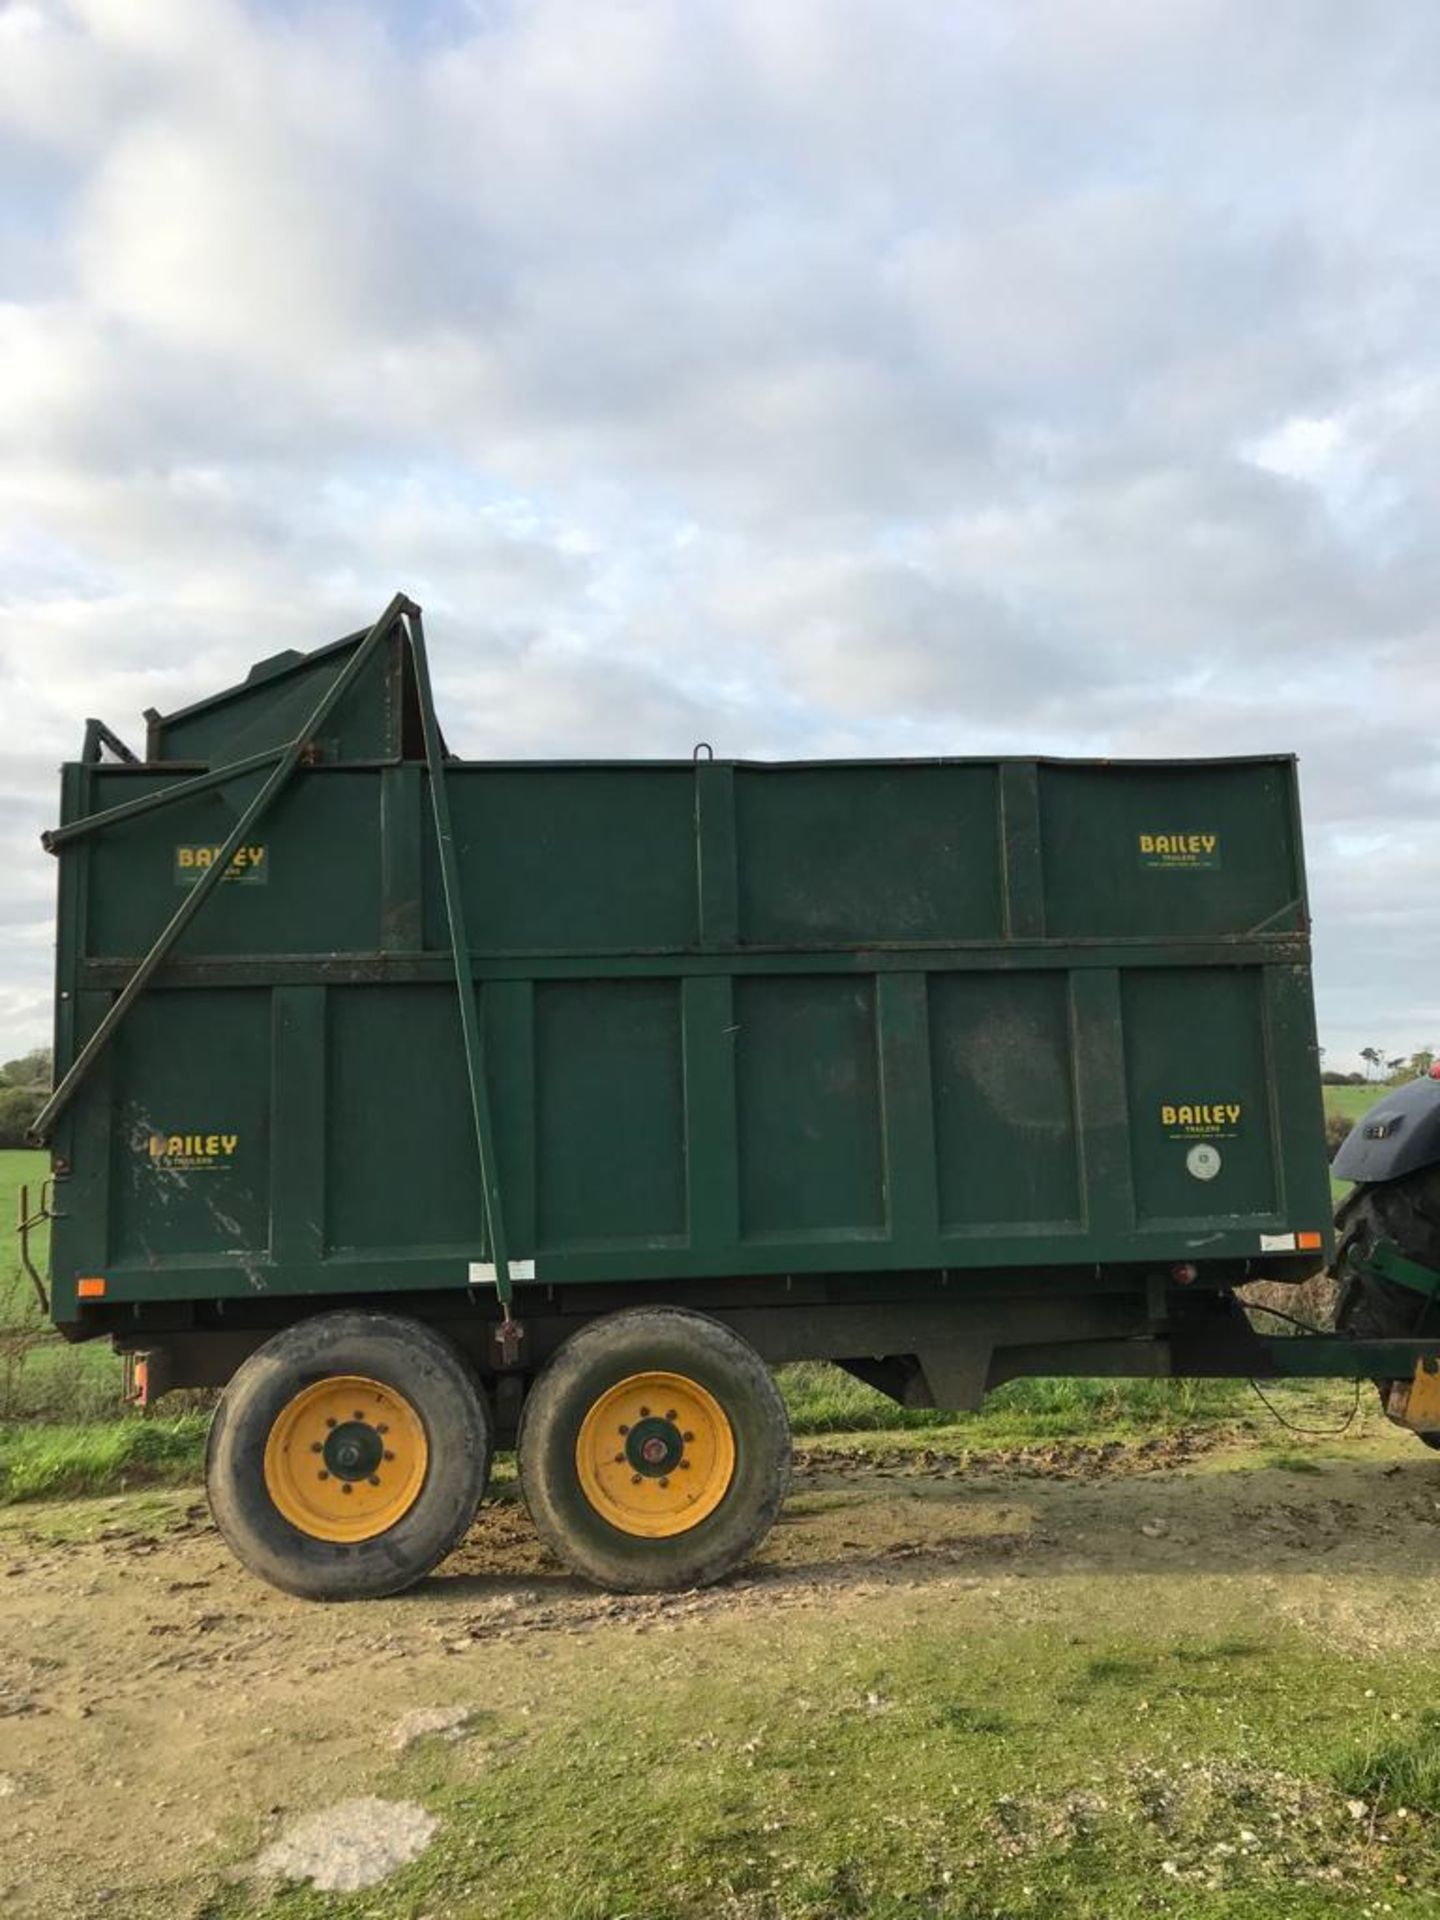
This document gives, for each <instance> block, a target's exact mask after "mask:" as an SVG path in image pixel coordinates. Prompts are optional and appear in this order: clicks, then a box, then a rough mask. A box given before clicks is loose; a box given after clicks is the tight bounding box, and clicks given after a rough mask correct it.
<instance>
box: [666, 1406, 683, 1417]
mask: <svg viewBox="0 0 1440 1920" xmlns="http://www.w3.org/2000/svg"><path fill="white" fill-rule="evenodd" d="M665 1418H666V1419H667V1420H678V1419H679V1418H680V1416H679V1414H678V1413H676V1411H675V1409H674V1407H671V1409H670V1411H669V1412H668V1413H667V1414H666V1416H665Z"/></svg>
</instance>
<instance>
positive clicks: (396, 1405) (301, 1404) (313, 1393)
mask: <svg viewBox="0 0 1440 1920" xmlns="http://www.w3.org/2000/svg"><path fill="white" fill-rule="evenodd" d="M429 1458H430V1449H429V1441H428V1439H427V1436H426V1433H425V1428H424V1425H423V1423H422V1422H421V1419H420V1416H419V1414H418V1413H417V1412H416V1411H415V1409H414V1407H412V1406H411V1404H410V1402H409V1401H408V1400H407V1399H406V1398H405V1396H404V1395H403V1394H402V1393H400V1392H398V1391H397V1390H396V1389H395V1388H394V1387H390V1386H385V1385H382V1384H381V1383H380V1382H379V1381H378V1380H368V1379H365V1378H363V1377H362V1376H360V1375H357V1374H332V1375H330V1376H328V1377H327V1378H325V1379H321V1380H316V1381H313V1382H312V1383H311V1384H310V1385H309V1386H308V1387H304V1388H302V1389H301V1391H300V1392H299V1393H297V1394H296V1395H295V1396H294V1398H293V1399H292V1400H290V1401H289V1402H288V1404H287V1405H285V1406H284V1407H282V1408H281V1410H280V1412H279V1413H278V1414H277V1415H276V1417H275V1422H274V1425H273V1426H272V1427H271V1429H270V1434H269V1438H268V1439H267V1440H266V1443H265V1487H266V1491H267V1492H268V1493H269V1495H270V1498H271V1500H272V1501H273V1502H274V1505H275V1507H276V1509H277V1510H278V1511H279V1512H280V1513H281V1514H282V1515H283V1516H284V1518H285V1519H286V1520H288V1521H289V1522H290V1524H291V1526H293V1527H295V1528H297V1529H298V1530H299V1531H300V1532H301V1533H305V1534H308V1535H309V1536H310V1537H311V1538H312V1539H316V1540H333V1541H355V1540H373V1539H374V1538H375V1536H376V1535H377V1534H381V1533H385V1532H388V1531H389V1529H390V1528H391V1527H393V1526H395V1525H397V1524H398V1522H399V1521H401V1520H403V1519H404V1517H405V1515H406V1514H407V1513H408V1512H409V1511H410V1509H411V1507H413V1506H414V1504H415V1502H416V1500H417V1499H418V1498H419V1497H420V1490H421V1488H422V1487H423V1486H424V1484H425V1475H426V1471H427V1469H428V1465H429Z"/></svg>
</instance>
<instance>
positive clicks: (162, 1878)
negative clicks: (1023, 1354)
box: [0, 1429, 1440, 1920]
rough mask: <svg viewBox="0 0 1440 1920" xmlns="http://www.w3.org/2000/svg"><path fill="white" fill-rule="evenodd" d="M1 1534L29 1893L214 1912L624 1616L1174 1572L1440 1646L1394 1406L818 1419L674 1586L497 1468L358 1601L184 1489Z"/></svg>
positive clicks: (10, 1522) (967, 1628) (1439, 1623)
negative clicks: (1358, 1432) (1319, 1418)
mask: <svg viewBox="0 0 1440 1920" xmlns="http://www.w3.org/2000/svg"><path fill="white" fill-rule="evenodd" d="M0 1553H3V1565H0V1574H3V1578H0V1913H4V1914H5V1915H7V1916H13V1917H14V1920H21V1917H22V1916H30V1915H34V1916H41V1915H43V1916H45V1917H46V1920H65V1917H66V1916H76V1917H78V1916H87V1920H88V1916H91V1915H99V1914H106V1915H114V1914H117V1913H129V1912H132V1911H133V1912H136V1913H146V1914H150V1913H157V1914H158V1913H161V1912H163V1913H166V1914H174V1915H179V1916H183V1915H187V1914H188V1915H198V1914H200V1913H202V1912H204V1911H206V1905H205V1903H206V1901H207V1899H209V1898H210V1897H211V1895H212V1894H213V1892H214V1889H215V1888H216V1887H223V1886H224V1885H225V1877H226V1875H227V1874H228V1873H233V1872H234V1871H235V1870H236V1868H237V1866H243V1863H244V1862H245V1861H246V1860H247V1859H253V1857H254V1856H255V1854H256V1853H257V1852H258V1851H259V1850H260V1849H261V1848H262V1847H263V1846H265V1845H267V1844H271V1843H273V1842H274V1840H275V1838H276V1835H277V1834H278V1833H279V1832H280V1831H281V1829H282V1827H283V1826H284V1824H285V1822H286V1821H289V1820H294V1819H297V1818H299V1817H301V1816H303V1815H306V1814H308V1813H310V1812H312V1811H314V1810H316V1809H318V1808H322V1807H324V1806H326V1805H327V1804H330V1803H333V1802H335V1801H337V1800H340V1799H343V1798H344V1797H345V1795H346V1793H347V1792H348V1793H359V1794H364V1793H367V1792H369V1791H371V1790H372V1788H373V1787H374V1785H375V1783H377V1782H379V1781H382V1780H383V1778H384V1774H385V1769H386V1768H387V1767H388V1766H390V1765H392V1763H393V1759H394V1751H395V1747H396V1744H397V1740H396V1734H395V1730H396V1728H397V1726H398V1725H400V1723H402V1721H403V1720H404V1716H406V1715H407V1714H414V1713H416V1712H417V1710H418V1711H419V1713H420V1714H421V1716H422V1719H421V1721H420V1722H418V1723H417V1724H420V1725H421V1726H422V1727H423V1726H424V1725H425V1724H426V1723H425V1722H424V1720H423V1716H424V1715H425V1714H427V1713H433V1714H434V1715H437V1716H438V1718H437V1719H435V1721H434V1725H433V1730H434V1731H435V1733H436V1736H437V1737H443V1736H444V1735H445V1731H446V1725H447V1722H446V1715H447V1714H448V1715H449V1728H450V1731H451V1732H453V1733H458V1732H459V1731H460V1729H461V1722H462V1721H463V1717H464V1711H466V1710H468V1709H467V1706H466V1703H468V1704H469V1706H474V1704H475V1703H479V1704H480V1705H482V1706H483V1707H484V1708H485V1709H486V1710H487V1711H490V1710H503V1711H513V1712H515V1713H526V1714H528V1713H531V1712H534V1713H537V1714H540V1713H543V1711H544V1701H545V1695H546V1690H547V1689H549V1688H553V1687H557V1686H560V1685H561V1684H562V1675H564V1674H565V1673H566V1672H567V1671H575V1672H579V1671H580V1670H581V1669H580V1664H579V1663H583V1665H584V1666H585V1668H586V1669H587V1670H589V1669H593V1667H594V1664H595V1662H596V1660H597V1658H603V1657H604V1655H605V1651H606V1649H607V1648H616V1649H619V1648H622V1647H625V1646H628V1644H629V1641H630V1639H631V1637H633V1636H635V1635H652V1636H663V1637H667V1638H668V1637H671V1636H673V1637H675V1639H676V1641H677V1642H678V1643H685V1644H688V1641H687V1637H688V1638H689V1640H693V1642H694V1644H695V1645H696V1646H700V1645H702V1644H704V1645H707V1646H710V1647H712V1648H713V1647H714V1645H715V1644H716V1643H715V1642H714V1641H713V1638H708V1639H707V1637H706V1636H708V1635H709V1634H710V1629H711V1628H712V1627H713V1626H714V1625H715V1624H716V1623H719V1622H724V1623H727V1625H728V1627H729V1628H730V1632H729V1634H728V1635H727V1637H726V1638H725V1640H724V1645H725V1647H726V1648H727V1649H729V1652H728V1653H727V1655H726V1656H725V1657H727V1658H730V1659H733V1660H734V1661H735V1663H736V1673H737V1677H738V1676H739V1675H740V1674H741V1673H742V1672H743V1665H744V1649H745V1646H746V1636H747V1634H749V1633H753V1635H755V1636H756V1645H757V1646H759V1645H761V1644H768V1643H769V1641H770V1640H771V1638H772V1637H773V1636H774V1635H775V1634H776V1633H777V1632H778V1631H782V1630H783V1627H784V1623H785V1622H787V1621H797V1620H801V1619H803V1618H804V1617H805V1616H811V1617H812V1618H813V1619H814V1621H815V1623H816V1624H817V1626H818V1625H823V1624H824V1623H825V1622H830V1621H833V1622H841V1621H843V1622H845V1623H846V1625H847V1627H849V1628H853V1629H855V1630H857V1631H864V1630H866V1629H867V1626H868V1625H873V1627H874V1631H875V1633H876V1634H877V1635H883V1634H884V1633H885V1632H888V1631H891V1630H892V1614H891V1613H887V1608H889V1607H891V1605H892V1603H893V1602H894V1601H895V1600H896V1598H897V1596H899V1597H903V1598H904V1600H905V1603H906V1606H907V1608H908V1609H909V1611H908V1612H907V1614H906V1616H905V1617H906V1619H909V1620H915V1619H920V1618H933V1619H939V1618H942V1617H943V1618H944V1619H945V1620H946V1621H947V1622H949V1623H951V1624H952V1627H953V1631H954V1632H955V1633H956V1634H958V1635H963V1636H965V1640H966V1644H967V1645H968V1646H970V1647H971V1648H973V1647H974V1646H975V1644H976V1642H977V1640H980V1641H983V1637H984V1636H985V1634H986V1633H987V1632H989V1631H994V1630H996V1629H997V1628H998V1627H999V1626H1001V1625H1002V1624H1003V1626H1004V1627H1005V1629H1006V1630H1007V1631H1009V1630H1013V1629H1014V1628H1015V1626H1016V1624H1017V1623H1025V1622H1032V1623H1042V1624H1043V1623H1046V1622H1051V1623H1057V1624H1063V1623H1065V1622H1066V1621H1067V1620H1069V1619H1072V1618H1075V1617H1076V1616H1077V1614H1083V1616H1084V1618H1085V1619H1086V1620H1087V1621H1089V1622H1090V1623H1092V1624H1094V1623H1100V1625H1101V1626H1102V1627H1103V1624H1104V1623H1105V1622H1107V1621H1109V1622H1113V1623H1115V1624H1116V1630H1117V1631H1119V1630H1120V1629H1121V1628H1122V1627H1123V1629H1124V1630H1125V1631H1126V1632H1130V1633H1136V1632H1138V1633H1141V1634H1143V1632H1144V1631H1145V1623H1146V1621H1147V1619H1148V1618H1149V1617H1150V1616H1151V1615H1152V1613H1157V1617H1158V1614H1164V1613H1166V1610H1167V1609H1169V1610H1170V1611H1171V1612H1172V1613H1173V1610H1174V1608H1175V1607H1177V1606H1179V1605H1180V1604H1182V1602H1183V1604H1184V1606H1185V1607H1186V1608H1188V1609H1190V1610H1191V1611H1193V1614H1194V1616H1195V1617H1196V1618H1197V1619H1198V1620H1200V1621H1202V1622H1203V1620H1204V1618H1205V1617H1206V1613H1207V1609H1208V1610H1212V1611H1214V1612H1215V1613H1216V1615H1217V1617H1218V1616H1220V1615H1223V1616H1225V1617H1227V1618H1228V1617H1234V1616H1236V1615H1237V1614H1239V1615H1243V1616H1245V1617H1250V1618H1255V1619H1263V1620H1264V1621H1265V1622H1266V1623H1267V1624H1268V1625H1269V1626H1270V1627H1272V1628H1273V1627H1276V1626H1280V1627H1284V1628H1292V1629H1295V1630H1297V1631H1299V1632H1301V1633H1303V1634H1305V1635H1307V1636H1309V1637H1310V1638H1311V1639H1312V1641H1313V1643H1314V1644H1315V1645H1316V1646H1317V1647H1319V1648H1323V1649H1326V1650H1328V1651H1330V1652H1333V1653H1339V1654H1344V1655H1351V1654H1353V1655H1355V1656H1361V1657H1363V1656H1371V1655H1378V1654H1388V1655H1392V1656H1393V1655H1412V1654H1413V1655H1417V1656H1419V1655H1434V1654H1436V1653H1440V1608H1437V1607H1436V1606H1435V1605H1434V1602H1433V1594H1434V1576H1435V1574H1436V1573H1437V1572H1440V1465H1437V1463H1436V1461H1435V1460H1434V1458H1433V1456H1430V1455H1428V1454H1426V1453H1424V1452H1423V1451H1422V1450H1421V1449H1420V1448H1419V1447H1418V1446H1416V1445H1415V1444H1414V1443H1413V1442H1412V1441H1409V1440H1408V1438H1407V1437H1406V1436H1403V1435H1395V1434H1391V1433H1390V1432H1389V1431H1388V1430H1384V1429H1381V1430H1380V1431H1378V1432H1375V1431H1372V1432H1371V1433H1370V1434H1369V1435H1368V1436H1367V1437H1365V1438H1363V1439H1361V1440H1360V1441H1358V1442H1356V1443H1354V1444H1351V1445H1348V1446H1346V1447H1344V1448H1337V1449H1334V1450H1332V1451H1329V1452H1326V1451H1323V1450H1314V1451H1311V1452H1308V1453H1299V1454H1296V1455H1294V1456H1293V1457H1292V1456H1286V1455H1285V1454H1283V1453H1277V1452H1276V1451H1274V1450H1272V1451H1270V1452H1268V1453H1267V1452H1265V1451H1257V1450H1256V1449H1255V1448H1254V1447H1253V1446H1247V1447H1236V1446H1235V1445H1233V1444H1230V1443H1226V1442H1224V1441H1222V1440H1221V1439H1220V1438H1219V1437H1218V1436H1216V1435H1215V1434H1213V1433H1211V1434H1206V1433H1203V1432H1196V1433H1192V1434H1181V1435H1178V1436H1171V1437H1167V1438H1164V1439H1158V1440H1152V1441H1144V1442H1139V1443H1137V1442H1133V1441H1123V1442H1122V1441H1109V1442H1106V1441H1103V1440H1097V1441H1096V1442H1094V1443H1093V1444H1087V1445H1080V1444H1073V1443H1056V1444H1051V1445H1047V1446H1042V1447H1016V1448H1011V1449H1006V1450H1000V1451H993V1450H992V1451H989V1452H987V1453H985V1454H983V1455H975V1456H971V1455H967V1454H966V1453H964V1452H963V1451H961V1450H959V1449H950V1448H947V1446H946V1445H945V1443H944V1440H943V1437H937V1438H935V1439H934V1440H933V1441H928V1443H927V1444H919V1443H918V1441H917V1442H916V1443H913V1444H905V1445H896V1446H895V1447H893V1448H889V1447H886V1446H884V1445H876V1444H874V1443H873V1442H872V1443H865V1444H860V1443H858V1442H857V1443H854V1444H846V1443H845V1442H843V1441H836V1442H834V1443H830V1444H810V1445H806V1446H805V1447H803V1448H802V1449H801V1450H800V1451H799V1452H798V1453H797V1456H796V1473H795V1481H794V1491H793V1494H792V1496H791V1499H790V1501H789V1503H788V1505H787V1507H786V1509H785V1512H784V1514H783V1516H782V1518H781V1521H780V1523H779V1525H778V1526H777V1527H776V1529H775V1531H774V1533H773V1535H772V1537H771V1539H770V1541H769V1542H768V1543H767V1545H766V1547H765V1549H764V1551H763V1553H762V1555H761V1556H760V1558H759V1560H758V1561H757V1562H756V1564H755V1565H754V1566H753V1567H752V1568H751V1569H750V1570H749V1571H748V1572H746V1573H745V1574H743V1575H742V1576H740V1577H738V1578H736V1579H733V1580H732V1581H730V1582H728V1583H726V1584H725V1585H723V1586H721V1587H719V1588H716V1589H712V1590H710V1591H707V1592H700V1593H691V1594H682V1595H676V1596H668V1597H659V1598H657V1597H647V1596H634V1597H631V1596H625V1597H617V1596H614V1595H608V1594H603V1593H600V1592H597V1591H595V1590H594V1589H591V1588H588V1587H586V1586H584V1585H582V1584H581V1583H579V1582H577V1581H575V1580H573V1579H571V1578H570V1577H568V1576H567V1575H566V1574H565V1573H564V1572H563V1571H562V1570H561V1569H560V1568H559V1567H557V1566H556V1565H555V1564H554V1563H553V1562H552V1561H551V1560H550V1559H549V1558H548V1557H547V1556H546V1554H545V1553H544V1552H543V1550H542V1549H541V1548H540V1546H539V1544H538V1542H537V1541H536V1538H535V1536H534V1533H533V1531H532V1529H531V1527H530V1525H529V1523H528V1520H527V1518H526V1516H525V1513H524V1511H523V1508H522V1507H521V1506H520V1505H519V1504H518V1502H517V1501H515V1500H514V1499H513V1498H505V1497H502V1498H499V1499H497V1500H494V1501H492V1502H491V1503H489V1504H487V1505H486V1507H485V1508H484V1509H483V1510H482V1512H481V1515H480V1518H479V1520H478V1523H477V1525H476V1526H475V1528H474V1530H473V1531H472V1533H471V1534H470V1536H469V1538H468V1539H467V1540H466V1541H465V1543H464V1544H463V1546H462V1547H461V1549H460V1550H459V1551H458V1552H457V1553H456V1554H455V1555H454V1556H453V1557H452V1559H451V1560H450V1561H449V1562H448V1563H447V1564H446V1565H445V1566H444V1567H443V1568H442V1569H441V1570H440V1571H439V1572H438V1573H437V1574H436V1575H435V1576H434V1577H433V1578H432V1579H430V1580H428V1581H426V1582H424V1583H423V1584H422V1585H421V1586H420V1587H419V1588H417V1589H415V1590H414V1591H413V1592H411V1593H409V1594H407V1595H402V1596H400V1597H398V1598H396V1599H394V1600H390V1601H383V1602H371V1603H366V1604H364V1605H361V1606H352V1607H344V1608H341V1607H323V1606H316V1605H313V1604H307V1603H305V1602H301V1601H296V1600H293V1599H290V1598H288V1597H287V1596H285V1595H282V1594H279V1593H276V1592H273V1591H271V1590H270V1589H268V1588H266V1587H264V1586H262V1585H260V1584H259V1583H257V1582H256V1581H254V1580H252V1579H251V1578H250V1577H249V1576H248V1575H246V1574H245V1573H243V1572H242V1571H241V1570H240V1569H239V1567H238V1566H236V1564H235V1563H234V1562H233V1561H232V1560H231V1558H230V1557H229V1555H228V1553H227V1552H226V1551H225V1549H224V1547H223V1546H222V1544H221V1542H220V1540H219V1538H218V1536H217V1535H216V1534H215V1532H214V1531H213V1529H212V1528H211V1526H210V1524H209V1520H208V1517H207V1514H206V1510H205V1507H204V1505H203V1502H202V1501H201V1500H200V1499H199V1497H198V1495H195V1494H189V1495H184V1494H182V1495H174V1494H164V1495H160V1494H151V1495H148V1496H131V1497H127V1498H119V1499H114V1500H106V1501H92V1502H87V1503H74V1504H71V1505H67V1506H64V1507H54V1508H40V1507H37V1508H31V1509H16V1510H13V1511H12V1512H11V1513H10V1514H9V1515H7V1516H5V1518H4V1522H3V1531H0ZM1157 1610H1158V1612H1157ZM404 1738H405V1736H404V1734H403V1730H402V1732H401V1734H400V1736H399V1740H400V1743H401V1744H403V1741H404ZM987 1817H988V1816H987ZM1005 1817H1006V1816H1004V1811H1003V1809H1001V1811H1000V1813H998V1814H997V1815H996V1816H995V1818H996V1819H997V1820H1000V1822H1001V1826H1002V1827H1003V1825H1004V1818H1005ZM996 1830H997V1831H1000V1830H1001V1829H1000V1828H998V1827H997V1829H996ZM482 1910H484V1909H483V1908H479V1907H477V1909H476V1911H482ZM1376 1910H1377V1911H1379V1908H1378V1907H1377V1909H1376ZM1397 1910H1398V1909H1397ZM373 1911H375V1912H377V1913H383V1912H386V1911H388V1910H387V1909H386V1908H385V1907H384V1906H383V1905H377V1906H375V1907H374V1908H373ZM405 1911H407V1912H408V1911H410V1909H409V1908H408V1907H407V1908H406V1909H405Z"/></svg>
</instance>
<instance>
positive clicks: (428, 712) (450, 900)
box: [406, 608, 514, 1323]
mask: <svg viewBox="0 0 1440 1920" xmlns="http://www.w3.org/2000/svg"><path fill="white" fill-rule="evenodd" d="M406 624H407V626H408V628H409V631H410V656H411V659H412V660H413V661H414V664H415V692H416V696H417V700H418V704H419V707H420V726H421V730H422V732H423V734H424V736H425V766H426V769H427V771H428V774H429V779H430V805H431V809H432V811H433V813H434V816H435V843H436V847H437V849H438V851H439V855H440V885H441V889H442V891H443V893H444V897H445V919H446V922H447V925H448V927H449V932H450V954H451V958H452V960H453V961H454V964H455V989H456V992H457V994H458V996H459V1001H460V1030H461V1034H462V1036H463V1038H464V1042H465V1071H466V1074H467V1077H468V1079H469V1082H470V1111H471V1115H472V1117H473V1119H474V1122H475V1144H476V1147H477V1148H478V1150H479V1155H480V1189H481V1193H482V1195H483V1198H484V1203H485V1227H486V1232H487V1234H488V1237H489V1241H490V1259H491V1261H492V1263H493V1264H494V1268H495V1291H496V1294H497V1295H498V1296H499V1300H500V1305H501V1308H502V1310H503V1312H504V1315H505V1319H506V1321H507V1323H509V1322H510V1301H511V1298H512V1296H513V1291H514V1290H513V1288H512V1286H511V1282H510V1255H509V1246H508V1241H507V1236H506V1232H505V1213H504V1208H503V1207H502V1205H501V1199H500V1173H499V1167H498V1165H497V1163H496V1158H495V1128H494V1123H493V1120H492V1117H491V1113H490V1093H489V1086H488V1082H487V1080H486V1074H485V1038H484V1033H483V1031H482V1029H481V1025H480V1010H479V1007H478V1005H477V1003H476V994H475V970H474V968H473V967H472V965H471V963H470V939H469V935H468V934H467V932H466V929H465V902H464V898H463V895H462V894H461V891H460V865H459V861H458V860H457V859H456V856H455V837H454V833H453V831H452V828H451V824H450V792H449V789H448V787H447V786H446V784H445V755H444V751H443V749H442V747H441V744H440V728H439V725H438V723H437V721H436V718H435V696H434V694H433V693H432V692H431V689H430V664H429V661H428V660H427V659H426V657H425V632H424V628H423V627H422V625H421V621H420V612H419V609H418V608H411V609H410V610H409V614H408V618H407V621H406Z"/></svg>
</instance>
